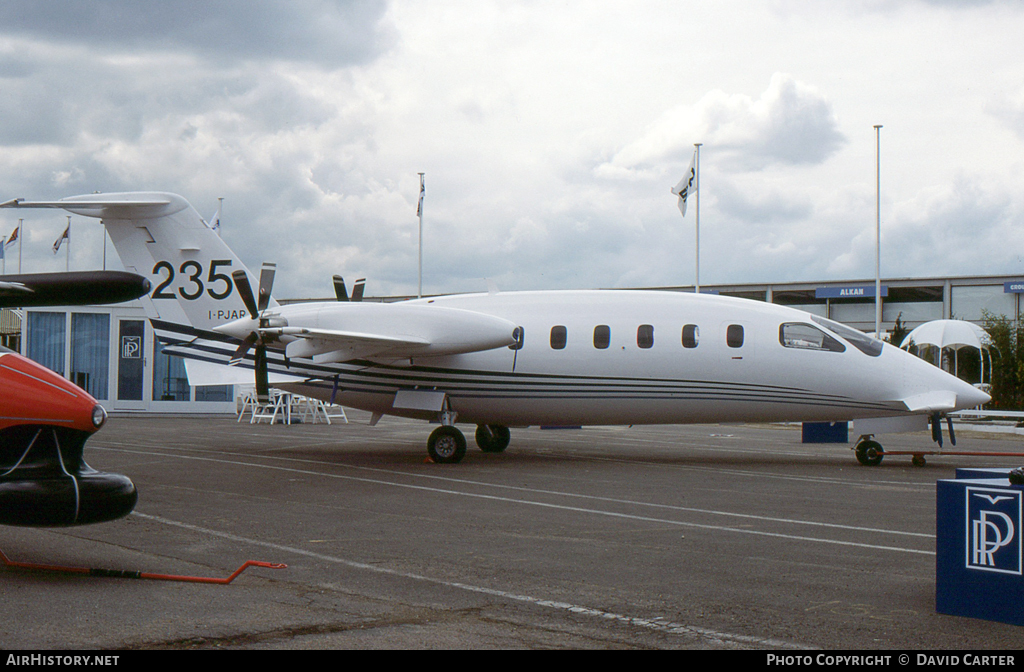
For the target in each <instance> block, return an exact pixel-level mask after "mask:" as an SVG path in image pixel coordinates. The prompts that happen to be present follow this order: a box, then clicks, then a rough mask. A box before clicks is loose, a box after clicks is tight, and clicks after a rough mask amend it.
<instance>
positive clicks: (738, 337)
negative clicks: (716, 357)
mask: <svg viewBox="0 0 1024 672" xmlns="http://www.w3.org/2000/svg"><path fill="white" fill-rule="evenodd" d="M725 342H726V344H727V345H728V346H729V347H730V348H742V347H743V326H742V325H739V324H730V325H729V328H728V329H726V331H725Z"/></svg>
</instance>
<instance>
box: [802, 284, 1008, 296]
mask: <svg viewBox="0 0 1024 672" xmlns="http://www.w3.org/2000/svg"><path fill="white" fill-rule="evenodd" d="M1021 291H1024V290H1021ZM887 296H889V288H888V287H886V286H885V285H882V298H883V299H884V298H885V297H887ZM814 298H816V299H873V298H875V286H874V285H849V286H847V287H818V288H817V289H815V290H814Z"/></svg>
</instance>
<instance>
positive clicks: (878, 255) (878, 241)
mask: <svg viewBox="0 0 1024 672" xmlns="http://www.w3.org/2000/svg"><path fill="white" fill-rule="evenodd" d="M881 129H882V125H881V124H876V125H875V338H878V339H880V338H882V177H881V173H882V159H881V147H882V145H881ZM897 345H899V344H898V343H897Z"/></svg>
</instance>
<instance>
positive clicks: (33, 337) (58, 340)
mask: <svg viewBox="0 0 1024 672" xmlns="http://www.w3.org/2000/svg"><path fill="white" fill-rule="evenodd" d="M66 326H67V313H44V312H36V311H30V312H29V314H28V343H27V346H28V347H27V349H26V350H25V353H26V355H28V358H29V359H31V360H33V361H34V362H36V363H38V364H42V365H43V366H45V367H46V368H48V369H50V370H51V371H53V372H55V373H59V374H60V375H62V376H63V375H64V342H65V341H64V337H65V333H66Z"/></svg>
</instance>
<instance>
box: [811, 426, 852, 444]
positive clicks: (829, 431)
mask: <svg viewBox="0 0 1024 672" xmlns="http://www.w3.org/2000/svg"><path fill="white" fill-rule="evenodd" d="M849 433H850V432H849V423H848V422H805V423H803V425H802V426H801V432H800V436H801V442H802V443H848V442H849Z"/></svg>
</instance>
